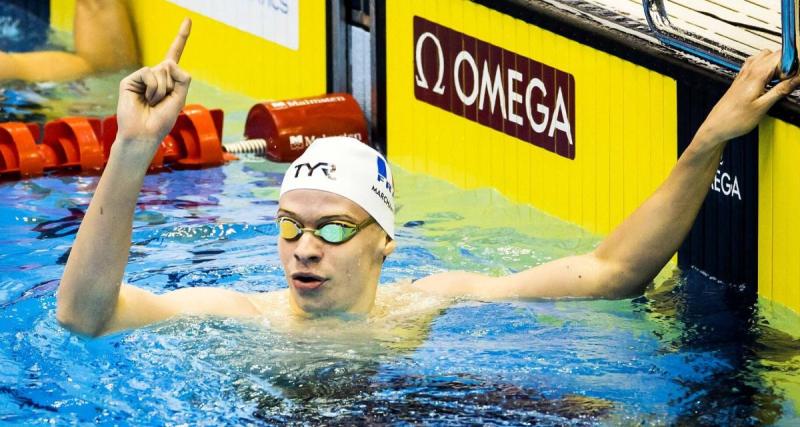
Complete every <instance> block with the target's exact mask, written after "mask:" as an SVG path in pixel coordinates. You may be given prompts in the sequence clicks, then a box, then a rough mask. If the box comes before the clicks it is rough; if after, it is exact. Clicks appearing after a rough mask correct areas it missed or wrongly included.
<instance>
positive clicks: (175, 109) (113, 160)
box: [56, 20, 249, 336]
mask: <svg viewBox="0 0 800 427" xmlns="http://www.w3.org/2000/svg"><path fill="white" fill-rule="evenodd" d="M190 25H191V23H190V21H188V20H186V21H185V22H184V23H183V25H182V26H181V30H180V33H179V34H178V36H177V38H176V39H175V42H174V43H173V45H172V47H171V48H170V50H169V53H168V54H167V59H166V60H165V61H164V62H162V63H161V64H159V65H158V66H156V67H153V68H148V67H144V68H142V69H140V70H138V71H136V72H134V73H133V74H131V75H130V76H128V77H126V78H125V79H123V80H122V82H121V83H120V96H119V104H118V106H117V121H118V124H119V130H118V131H117V139H116V141H115V142H114V145H113V146H112V149H111V155H110V157H109V159H108V164H107V165H106V169H105V171H104V172H103V176H102V177H101V178H100V182H99V183H98V186H97V190H96V191H95V194H94V197H93V198H92V201H91V203H90V204H89V208H88V210H87V212H86V216H85V217H84V219H83V221H82V223H81V227H80V229H79V231H78V235H77V237H76V238H75V243H74V245H73V246H72V250H71V252H70V255H69V260H68V261H67V265H66V268H65V269H64V275H63V276H62V278H61V284H60V286H59V289H58V294H57V297H58V308H57V313H56V316H57V318H58V321H59V322H60V323H61V324H62V325H64V326H65V327H67V328H69V329H71V330H73V331H75V332H79V333H82V334H85V335H90V336H97V335H101V334H104V333H107V332H111V331H115V330H119V329H125V328H130V327H136V326H141V325H145V324H148V323H152V322H156V321H159V320H163V319H166V318H168V317H171V316H173V315H175V314H179V313H219V314H228V312H229V311H231V310H234V309H236V308H237V307H235V305H236V304H237V303H240V302H241V301H240V299H241V298H242V296H241V295H240V294H237V293H234V292H231V291H225V290H218V289H204V290H202V289H187V290H181V291H176V292H172V293H169V294H165V295H154V294H152V293H150V292H147V291H145V290H142V289H137V288H135V287H133V286H130V285H121V282H122V276H123V273H124V271H125V266H126V264H127V261H128V253H129V250H130V244H131V228H132V222H133V213H134V209H135V207H136V201H137V198H138V196H139V191H140V190H141V187H142V183H143V180H144V176H145V173H146V172H147V168H148V166H149V165H150V162H151V161H152V158H153V155H154V154H155V152H156V150H157V149H158V146H159V144H160V143H161V141H162V140H163V139H164V137H165V136H166V134H167V133H168V132H169V131H170V129H172V126H173V125H174V124H175V120H176V119H177V117H178V114H179V113H180V111H181V108H183V105H184V103H185V102H186V95H187V93H188V90H189V83H190V81H191V78H190V76H189V74H187V73H186V72H185V71H183V70H182V69H181V68H180V67H179V66H178V64H177V62H178V60H179V59H180V55H181V52H182V50H183V47H184V45H185V43H186V39H187V38H188V36H189V31H190ZM243 306H244V307H249V306H248V305H247V304H244V305H243Z"/></svg>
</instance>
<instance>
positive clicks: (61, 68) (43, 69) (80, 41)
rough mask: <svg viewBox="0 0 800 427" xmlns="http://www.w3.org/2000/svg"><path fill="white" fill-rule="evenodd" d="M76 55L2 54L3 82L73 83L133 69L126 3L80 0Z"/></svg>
mask: <svg viewBox="0 0 800 427" xmlns="http://www.w3.org/2000/svg"><path fill="white" fill-rule="evenodd" d="M74 27H75V28H74V37H75V53H70V52H58V51H41V52H26V53H6V52H0V80H10V79H21V80H27V81H44V80H72V79H77V78H80V77H83V76H85V75H88V74H91V73H95V72H101V71H114V70H121V69H125V68H129V67H133V66H134V65H136V63H137V62H138V54H137V50H136V42H135V40H134V37H133V29H132V27H131V21H130V18H129V16H128V10H127V8H126V6H125V3H124V1H122V0H77V2H76V3H75V25H74Z"/></svg>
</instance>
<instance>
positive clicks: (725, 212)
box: [51, 0, 800, 312]
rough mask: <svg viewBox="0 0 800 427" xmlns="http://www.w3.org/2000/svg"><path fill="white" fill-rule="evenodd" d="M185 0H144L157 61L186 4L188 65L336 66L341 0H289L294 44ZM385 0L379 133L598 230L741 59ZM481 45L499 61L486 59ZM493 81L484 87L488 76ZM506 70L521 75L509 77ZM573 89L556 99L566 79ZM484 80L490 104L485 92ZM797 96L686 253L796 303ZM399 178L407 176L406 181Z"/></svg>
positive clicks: (719, 189)
mask: <svg viewBox="0 0 800 427" xmlns="http://www.w3.org/2000/svg"><path fill="white" fill-rule="evenodd" d="M180 1H182V0H176V1H175V2H180ZM175 2H169V1H165V0H142V1H135V2H130V8H131V13H132V16H133V19H134V23H135V27H136V33H137V35H138V39H139V44H140V49H141V53H142V59H143V61H144V62H145V63H155V62H157V61H159V60H161V57H162V55H163V53H164V52H165V50H166V49H167V47H168V46H169V43H170V42H171V40H172V38H173V37H174V33H175V29H176V28H177V27H178V24H179V22H180V19H181V18H182V17H184V16H187V15H188V16H191V17H192V18H193V19H194V21H195V27H194V32H193V35H192V39H191V40H190V44H189V47H188V49H187V51H186V54H185V59H184V61H183V62H182V65H183V66H185V67H186V68H187V69H188V70H190V71H191V72H192V73H193V75H195V76H196V77H197V78H199V79H202V80H204V81H207V82H210V83H212V84H215V85H218V86H219V87H220V88H222V89H224V90H227V91H236V92H240V93H243V94H246V95H249V96H252V97H254V98H257V99H280V98H290V97H299V96H307V95H317V94H320V93H323V92H325V91H326V89H327V88H329V87H331V85H330V83H329V82H330V81H332V80H333V77H337V76H331V75H329V74H332V73H331V72H330V71H329V70H333V69H334V68H332V67H331V66H330V64H329V62H331V57H332V55H331V54H330V46H329V45H330V43H329V40H328V39H329V38H331V37H329V36H327V35H326V34H328V32H329V31H330V28H329V27H328V26H326V22H327V21H328V20H329V19H330V13H329V11H328V10H327V8H328V7H329V5H330V4H331V2H323V1H321V0H320V1H317V2H299V1H298V2H292V1H289V2H288V4H290V5H297V6H298V7H299V8H300V9H299V12H298V14H299V15H298V16H299V19H298V24H297V26H298V28H297V36H298V39H299V43H298V46H297V49H293V48H289V47H286V46H283V45H281V44H280V43H275V42H273V41H268V40H266V39H264V38H262V37H259V36H256V35H252V34H250V33H247V32H245V31H242V30H239V29H236V28H234V27H232V26H230V25H227V24H223V23H221V22H219V21H217V20H216V19H213V18H209V17H206V16H204V15H202V14H200V13H196V12H191V11H187V10H186V9H183V8H181V7H180V6H177V5H175V4H174V3H175ZM238 4H239V3H236V2H234V3H230V4H229V7H230V8H236V7H239V6H237V5H238ZM242 4H244V3H242ZM371 4H372V5H373V8H372V9H373V10H375V11H376V13H374V20H375V23H376V25H375V27H374V28H377V31H373V32H374V33H377V34H376V38H377V40H378V41H377V42H376V47H377V48H376V52H378V54H377V56H378V60H377V61H374V63H373V64H374V66H376V67H377V68H378V73H377V74H376V78H375V81H376V83H377V84H376V88H377V90H376V91H375V95H376V98H377V99H375V100H373V105H381V103H382V102H384V103H385V108H380V107H379V108H378V111H379V112H378V116H377V117H380V118H381V120H378V127H379V128H380V127H381V125H382V124H385V131H381V132H380V133H383V134H382V135H378V138H377V139H376V140H375V141H376V142H377V143H378V144H379V145H383V146H384V147H385V148H386V150H387V152H388V155H389V157H390V159H391V160H392V161H393V162H395V163H397V164H398V165H400V166H402V167H404V168H406V169H408V170H410V171H413V172H421V173H426V174H429V175H432V176H435V177H439V178H443V179H445V180H448V181H450V182H452V183H454V184H456V185H458V186H460V187H463V188H476V187H492V188H495V189H497V190H498V191H499V192H500V193H502V194H503V195H504V196H506V197H508V198H510V199H511V200H514V201H517V202H520V203H528V204H531V205H533V206H535V207H537V208H539V209H541V210H544V211H546V212H548V213H550V214H552V215H554V216H557V217H559V218H562V219H564V220H567V221H570V222H573V223H575V224H579V225H580V226H582V227H585V228H586V229H587V230H590V231H592V232H595V233H598V234H606V233H608V232H609V231H611V230H612V229H613V228H614V227H615V226H616V225H617V224H619V223H620V222H621V221H622V220H623V219H624V218H625V216H626V215H628V214H629V213H631V212H632V211H633V210H634V209H635V208H636V207H637V206H638V205H639V204H640V203H641V202H642V201H643V200H644V199H645V198H646V197H648V196H649V195H650V194H651V193H652V191H653V190H655V189H656V187H657V186H658V185H659V183H660V182H661V181H662V180H663V179H664V178H665V177H666V175H667V174H668V172H669V171H670V169H671V167H672V166H673V165H674V164H675V162H676V160H677V158H678V156H679V155H680V153H681V152H682V150H683V149H684V148H685V147H686V146H687V145H688V143H689V142H690V140H691V137H692V135H693V134H694V132H695V131H696V129H697V127H698V126H699V125H700V123H701V122H702V120H703V119H704V118H705V116H706V114H707V113H708V111H710V109H711V107H712V106H713V105H714V103H716V101H717V100H718V99H719V97H720V96H721V95H722V93H723V92H724V90H725V88H726V87H727V86H728V85H729V83H730V78H731V76H730V75H726V74H725V73H721V72H717V71H715V70H713V69H709V68H707V67H703V66H700V65H697V64H696V63H695V62H692V61H689V60H686V59H685V58H683V57H680V56H678V55H676V54H675V53H674V52H672V51H670V50H668V49H666V48H664V47H662V46H660V45H658V44H657V43H654V42H652V41H647V40H646V39H642V38H641V37H634V36H630V35H627V34H620V32H619V31H616V30H614V29H612V28H606V27H605V26H603V25H598V24H597V23H593V22H588V23H587V22H586V20H585V19H581V18H580V17H576V16H572V15H570V14H569V13H564V12H563V11H559V10H556V9H555V8H553V7H549V6H547V5H546V4H545V3H544V2H527V1H522V0H497V1H491V2H490V1H467V0H437V1H436V2H431V1H423V0H408V1H385V0H372V1H371ZM242 7H244V6H242ZM73 8H74V2H73V1H63V2H62V1H55V0H52V2H51V21H52V23H53V25H54V26H55V27H56V28H60V29H64V30H69V29H70V28H71V25H72V12H73ZM378 10H380V11H382V12H377V11H378ZM240 13H242V14H243V13H246V11H245V10H244V9H242V11H240ZM381 13H383V15H381ZM212 15H213V14H212ZM383 24H385V25H383ZM415 29H416V32H415ZM426 32H427V33H430V34H431V35H434V36H436V38H437V40H438V41H439V44H440V45H441V46H437V45H436V43H435V42H433V39H432V38H431V37H430V36H425V40H424V41H423V42H422V43H418V42H419V41H420V38H422V36H423V34H425V33H426ZM470 43H471V44H470ZM418 45H419V46H421V47H420V49H419V53H418V52H417V47H418ZM460 50H466V51H468V52H469V53H470V55H471V57H472V60H473V61H474V63H475V65H476V68H475V71H476V74H475V75H476V76H479V78H482V77H481V76H484V75H486V76H488V78H482V80H481V82H480V83H478V84H477V86H475V88H476V89H477V92H476V93H475V95H476V98H475V100H472V99H471V98H470V97H471V95H473V93H472V88H473V86H472V84H473V83H475V82H474V81H472V80H470V79H471V78H470V77H469V76H468V74H469V71H470V68H469V67H470V62H469V60H464V59H463V58H462V61H461V62H460V66H461V67H460V69H459V72H460V75H461V78H462V81H460V83H459V84H460V86H459V89H461V90H462V92H463V93H461V94H460V95H461V96H459V93H458V92H457V91H456V90H454V89H455V86H454V84H455V83H454V78H452V77H451V75H452V76H453V77H455V74H453V73H454V71H453V69H452V65H453V62H454V61H455V58H454V56H455V55H456V54H457V53H458V52H459V51H460ZM440 51H441V52H442V56H441V58H442V61H443V62H442V64H444V65H445V68H447V67H451V68H450V69H448V70H447V71H449V72H444V71H442V72H441V73H442V78H441V84H439V83H440V82H439V80H440V79H439V74H440V69H439V68H440V66H439V57H440V56H439V52H440ZM418 57H419V61H418V60H417V59H418ZM484 59H485V60H486V61H487V64H489V65H490V67H488V68H487V70H486V73H484V70H483V69H482V60H484ZM515 67H516V68H519V67H525V69H524V70H522V69H521V70H517V71H521V74H523V76H524V78H522V77H520V76H517V75H516V74H513V73H511V72H510V70H516V68H515ZM537 67H538V68H537ZM336 69H337V70H342V68H336ZM498 70H499V71H498ZM496 72H499V73H500V80H499V83H498V81H497V80H496V78H497V76H496V75H495V73H496ZM509 75H511V77H509ZM533 76H538V77H540V78H541V81H542V85H543V86H544V87H545V88H548V87H549V88H550V90H549V91H548V94H549V99H545V98H546V97H545V96H542V93H543V91H541V90H540V88H539V86H534V88H533V90H532V91H531V92H530V93H531V94H534V95H536V94H539V95H538V96H539V98H536V96H534V97H530V96H528V95H529V94H528V93H527V91H526V90H525V89H527V88H528V83H529V79H531V78H532V77H533ZM509 79H511V80H509ZM422 80H424V83H422ZM485 81H488V86H486V87H483V86H482V85H484V84H487V83H486V82H485ZM326 82H328V83H327V84H326ZM509 82H511V84H512V86H513V85H516V86H515V88H516V89H515V90H514V89H512V90H511V91H509V89H508V88H509V85H508V83H509ZM497 84H499V85H500V86H502V87H503V88H504V89H503V91H502V92H503V95H504V96H505V98H510V97H512V96H514V97H516V96H519V97H521V98H522V99H521V100H518V99H517V98H515V99H514V100H512V101H511V103H509V99H505V98H500V95H499V93H493V92H492V91H493V90H494V89H495V88H494V86H496V85H497ZM548 85H551V86H548ZM423 86H424V87H423ZM559 88H561V89H563V94H562V95H563V100H562V101H563V105H561V106H560V107H559V105H558V103H557V102H556V100H555V95H554V94H555V93H556V91H557V89H559ZM484 91H485V93H484V95H485V98H486V99H484V100H483V102H485V103H486V107H485V108H484V109H477V108H476V105H479V104H480V103H481V102H482V101H481V100H480V98H481V96H479V95H480V93H481V92H484ZM492 98H495V100H496V101H498V103H503V104H504V106H505V107H506V109H505V110H506V111H503V109H502V108H501V107H500V106H499V104H498V105H496V106H495V107H494V110H492V108H491V107H490V106H491V101H492ZM464 100H467V101H472V104H471V105H467V104H465V102H464ZM501 101H502V102H501ZM540 103H541V104H542V105H543V106H545V107H547V108H548V109H549V112H550V113H552V114H551V116H550V118H551V119H552V116H553V115H557V114H560V115H561V116H560V119H561V121H562V122H563V123H561V126H560V127H558V128H556V129H555V131H554V132H552V133H553V135H550V133H551V131H552V129H551V128H552V126H550V123H548V126H545V127H544V128H543V130H541V131H534V130H532V126H531V122H535V121H537V120H541V119H542V118H543V115H542V112H541V110H539V109H538V107H539V104H540ZM528 105H530V108H531V112H530V113H528V112H527V111H526V107H527V106H528ZM559 108H560V110H559ZM490 111H493V113H491V112H490ZM558 111H560V112H561V113H557V112H558ZM798 112H800V108H799V107H798V103H797V100H796V99H792V100H788V101H785V102H783V103H781V104H779V105H778V106H776V108H774V109H773V110H772V111H771V112H770V115H771V117H770V118H768V119H767V120H765V121H764V122H763V123H762V124H761V126H760V127H759V129H758V130H757V131H754V132H753V133H751V134H749V135H747V136H745V137H742V138H740V139H741V140H740V141H734V142H733V143H731V144H729V146H728V148H727V149H726V151H725V154H724V156H723V162H722V164H721V165H720V168H719V171H718V174H717V178H716V179H715V182H714V184H713V185H712V191H710V192H709V195H708V197H707V199H706V202H705V204H704V208H703V210H702V212H701V213H700V216H699V218H698V221H697V223H696V224H695V226H694V228H693V229H692V231H691V234H690V236H689V238H688V239H687V241H686V243H685V244H684V245H683V246H682V247H681V249H680V251H679V252H678V255H677V259H676V260H677V263H678V264H679V265H680V266H681V267H682V268H691V267H695V268H698V269H700V270H702V271H704V272H706V273H708V274H709V275H711V276H713V277H716V278H718V279H720V280H723V281H725V282H729V283H735V284H743V285H745V286H747V287H748V288H750V289H752V290H753V296H755V295H756V290H757V294H758V295H760V296H762V297H764V298H766V299H769V300H770V301H773V302H775V303H778V304H779V305H780V306H784V307H788V308H789V309H791V310H793V311H794V312H800V226H798V224H797V223H796V221H795V213H796V212H797V211H798V210H800V200H798V198H797V194H798V190H800V188H799V187H800V171H798V169H797V168H796V167H795V163H796V159H798V158H800V146H798V139H800V130H799V129H798V127H797V126H796V124H797V123H800V119H798V117H800V114H798ZM510 113H515V114H516V116H518V118H519V120H521V121H522V122H523V124H522V125H520V124H519V123H518V122H517V121H514V120H512V119H511V117H512V114H510ZM531 119H532V120H531ZM373 123H374V122H373ZM566 123H569V126H566ZM565 126H566V127H568V128H569V129H568V130H566V131H565V130H564V128H565ZM567 134H569V136H567ZM384 144H385V145H384ZM397 191H398V192H402V191H403V188H402V183H401V184H400V185H399V186H398V188H397Z"/></svg>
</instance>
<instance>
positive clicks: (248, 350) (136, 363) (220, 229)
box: [0, 158, 800, 425]
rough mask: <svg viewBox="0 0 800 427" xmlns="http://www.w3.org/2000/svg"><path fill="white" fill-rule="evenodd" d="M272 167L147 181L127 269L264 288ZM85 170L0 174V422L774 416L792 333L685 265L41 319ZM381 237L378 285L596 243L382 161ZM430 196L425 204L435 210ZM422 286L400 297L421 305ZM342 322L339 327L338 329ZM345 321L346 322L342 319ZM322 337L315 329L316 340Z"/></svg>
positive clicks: (525, 260)
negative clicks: (390, 238) (302, 319)
mask: <svg viewBox="0 0 800 427" xmlns="http://www.w3.org/2000/svg"><path fill="white" fill-rule="evenodd" d="M283 168H285V165H277V164H272V163H269V162H266V161H264V160H262V159H257V158H245V159H243V160H241V161H237V162H232V163H230V164H228V165H226V166H224V167H220V168H215V169H206V170H200V171H172V172H169V173H162V174H158V175H149V176H148V177H147V178H146V179H145V184H144V190H143V192H142V196H141V199H140V205H139V208H138V209H137V213H136V219H135V224H134V232H133V242H134V244H133V246H132V250H131V263H130V266H129V268H128V270H127V273H126V280H127V281H129V282H130V283H133V284H136V285H137V286H141V287H144V288H147V289H150V290H154V291H159V292H161V291H165V290H171V289H177V288H183V287H191V286H224V287H230V288H233V289H237V290H240V291H246V292H258V291H265V290H274V289H280V288H282V287H283V286H285V285H284V279H283V275H282V272H281V267H280V264H279V261H278V257H277V252H276V229H275V226H274V225H273V222H272V218H273V216H274V214H275V211H276V206H277V202H276V197H277V193H278V185H279V182H280V179H281V176H282V171H283ZM96 182H97V178H96V177H88V176H77V177H76V176H61V177H58V176H49V177H44V178H40V179H37V180H32V181H21V182H6V183H3V184H2V185H0V199H1V200H3V206H2V208H0V221H2V226H3V230H5V233H4V236H3V238H2V239H0V272H2V273H0V307H2V308H0V317H2V320H1V321H0V325H1V326H0V342H2V343H3V344H2V346H0V364H1V365H2V366H3V369H2V370H1V371H0V420H1V421H3V422H8V423H12V424H21V423H24V424H43V423H47V422H54V423H58V424H61V423H67V422H69V423H73V422H79V423H98V422H99V423H122V424H126V423H134V424H142V425H150V424H183V423H186V424H191V425H194V424H198V425H206V424H213V425H217V424H245V423H251V422H252V423H261V422H265V423H274V424H278V423H285V422H309V423H329V424H340V423H356V422H358V423H363V422H391V423H403V422H431V423H513V424H518V423H526V422H538V423H545V424H576V425H582V424H594V423H598V424H619V423H624V424H632V423H647V424H673V423H698V424H729V423H737V424H761V423H773V422H778V423H785V424H792V423H794V422H796V421H797V420H798V416H797V413H796V412H795V405H796V404H795V403H793V402H792V400H791V399H789V398H787V397H786V395H785V392H784V390H785V389H786V387H791V385H792V384H797V382H798V380H800V372H798V367H797V366H798V365H797V363H796V360H797V358H798V356H800V344H799V343H798V341H797V340H795V339H793V338H792V337H790V336H788V335H785V334H783V333H781V332H778V331H777V330H775V329H772V328H771V326H770V325H769V323H768V322H767V321H766V320H765V319H764V317H763V316H762V315H761V314H760V313H759V310H758V305H757V304H756V302H755V301H754V300H753V299H752V297H751V296H750V294H749V293H748V292H747V291H745V290H742V289H738V288H732V287H729V286H727V285H723V284H720V283H718V282H716V281H713V280H711V279H709V278H707V277H704V276H703V275H702V274H700V273H698V272H695V271H689V272H687V273H686V274H685V275H676V276H675V277H667V278H665V279H663V280H661V281H660V283H659V286H658V287H657V288H655V289H653V290H651V291H650V292H649V293H648V295H647V296H646V297H641V298H637V299H634V300H620V301H531V302H513V303H492V304H488V303H480V302H462V303H459V304H457V305H455V306H453V307H451V308H449V309H447V310H445V311H443V312H442V313H441V315H440V316H438V317H435V318H433V319H412V320H403V321H398V323H397V325H396V328H394V329H393V333H391V334H388V335H387V334H382V335H378V334H369V333H367V332H366V331H367V330H369V320H363V319H362V320H358V319H349V320H348V319H336V320H332V321H319V322H309V323H307V324H306V325H305V330H304V331H303V333H299V334H282V333H278V332H271V331H270V328H269V325H264V324H260V323H258V322H256V323H251V322H239V321H234V320H229V319H201V318H180V319H175V320H172V321H168V322H164V323H162V324H158V325H155V326H153V327H149V328H144V329H140V330H135V331H130V332H123V333H119V334H115V335H113V336H110V337H105V338H101V339H97V340H86V339H83V338H80V337H77V336H75V335H72V334H70V333H69V332H67V331H65V330H64V329H62V328H61V327H59V326H58V324H57V322H56V321H55V297H54V291H55V288H56V286H57V283H58V279H59V277H60V275H61V271H62V269H63V265H64V262H65V260H66V257H67V254H68V251H69V247H70V244H71V242H72V239H73V237H74V233H75V232H76V230H77V227H78V225H79V222H80V218H81V215H82V213H83V211H84V210H85V209H86V206H87V204H88V201H89V197H90V195H91V191H92V188H93V187H94V185H95V184H96ZM396 183H397V191H398V206H399V211H398V225H400V226H401V227H399V230H398V246H399V250H398V251H397V252H396V253H395V254H393V255H392V256H391V257H390V258H389V260H388V261H387V263H386V266H385V271H384V274H383V277H382V279H381V283H382V284H386V283H391V282H395V281H398V280H404V279H409V278H417V277H422V276H424V275H427V274H430V273H434V272H438V271H444V270H450V269H468V270H474V271H483V272H487V273H491V274H502V273H507V272H510V271H517V270H519V269H522V268H525V267H526V266H530V265H534V264H538V263H540V262H544V261H547V260H549V259H552V258H554V257H558V256H562V255H566V254H570V253H575V252H579V251H585V250H588V249H590V248H591V247H593V245H594V244H596V242H597V237H596V236H592V235H590V234H588V233H585V232H582V231H581V230H580V229H579V228H577V227H574V226H572V225H569V224H566V223H563V222H561V221H558V220H556V219H553V218H552V217H549V216H546V215H543V214H541V213H539V212H538V211H536V210H534V209H531V208H529V207H525V206H520V205H515V204H512V203H509V202H508V201H506V200H505V199H504V198H503V197H502V196H500V195H499V194H497V193H496V192H494V191H491V190H474V191H462V190H458V189H456V188H455V187H452V186H450V185H449V184H446V183H444V182H441V181H438V180H435V179H432V178H430V177H425V176H419V175H411V174H408V173H406V172H404V171H402V170H397V171H396ZM445 207H446V208H445ZM424 303H425V301H419V304H424ZM354 331H356V332H354ZM358 331H361V332H358ZM331 332H333V333H331Z"/></svg>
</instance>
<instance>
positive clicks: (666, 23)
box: [642, 0, 798, 78]
mask: <svg viewBox="0 0 800 427" xmlns="http://www.w3.org/2000/svg"><path fill="white" fill-rule="evenodd" d="M797 2H798V0H781V33H780V38H781V65H780V74H781V75H780V77H781V78H785V77H787V76H790V75H793V74H795V73H796V72H797V68H798V59H797V45H796V25H797V11H798V7H797V6H798V5H797ZM642 6H643V7H644V15H645V19H646V20H647V25H648V26H649V27H650V30H651V31H652V32H653V34H654V35H655V36H656V38H657V39H658V40H659V41H661V42H662V43H664V44H665V45H667V46H669V47H672V48H674V49H678V50H680V51H683V52H686V53H689V54H691V55H694V56H697V57H699V58H702V59H705V60H706V61H709V62H711V63H713V64H717V65H719V66H722V67H724V68H727V69H730V70H732V71H739V69H740V68H741V64H742V62H743V60H744V58H745V57H746V56H747V55H745V54H743V53H742V52H739V51H736V50H734V49H731V48H727V47H725V46H723V45H721V44H719V43H715V42H714V41H713V40H709V39H708V38H707V37H703V36H701V35H698V34H696V33H692V32H690V31H688V30H684V29H681V28H678V27H676V26H674V25H673V24H672V23H671V22H670V19H669V16H668V14H667V9H666V7H665V5H664V0H642ZM728 23H729V24H730V22H728ZM734 24H736V25H740V26H745V27H747V29H748V30H749V31H751V32H758V31H761V32H765V33H771V32H770V31H769V30H768V29H762V28H758V27H755V26H748V25H746V24H741V23H734ZM775 35H777V34H775Z"/></svg>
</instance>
